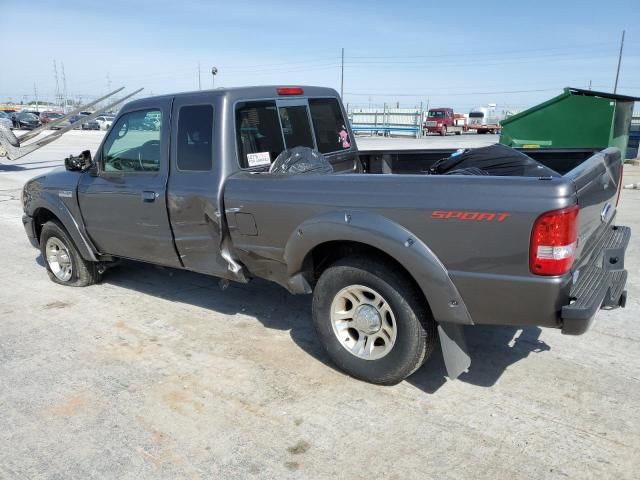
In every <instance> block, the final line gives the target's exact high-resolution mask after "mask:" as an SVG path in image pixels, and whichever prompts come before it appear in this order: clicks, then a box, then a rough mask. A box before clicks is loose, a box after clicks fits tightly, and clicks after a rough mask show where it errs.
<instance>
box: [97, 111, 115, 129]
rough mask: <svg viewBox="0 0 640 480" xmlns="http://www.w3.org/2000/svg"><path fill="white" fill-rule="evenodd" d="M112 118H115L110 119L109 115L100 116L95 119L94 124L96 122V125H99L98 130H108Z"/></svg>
mask: <svg viewBox="0 0 640 480" xmlns="http://www.w3.org/2000/svg"><path fill="white" fill-rule="evenodd" d="M114 118H115V117H112V116H110V115H102V116H100V117H98V118H96V122H98V125H100V130H109V127H110V126H111V124H112V123H113V119H114Z"/></svg>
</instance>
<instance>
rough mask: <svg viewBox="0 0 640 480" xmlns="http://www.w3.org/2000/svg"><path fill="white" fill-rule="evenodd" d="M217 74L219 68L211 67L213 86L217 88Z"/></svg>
mask: <svg viewBox="0 0 640 480" xmlns="http://www.w3.org/2000/svg"><path fill="white" fill-rule="evenodd" d="M217 74H218V69H217V68H216V67H211V88H216V75H217Z"/></svg>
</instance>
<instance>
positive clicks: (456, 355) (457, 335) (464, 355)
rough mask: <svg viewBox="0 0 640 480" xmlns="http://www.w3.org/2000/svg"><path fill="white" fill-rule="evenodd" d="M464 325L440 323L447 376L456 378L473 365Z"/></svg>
mask: <svg viewBox="0 0 640 480" xmlns="http://www.w3.org/2000/svg"><path fill="white" fill-rule="evenodd" d="M463 328H464V326H463V325H460V324H456V323H445V322H441V323H439V324H438V335H439V336H440V345H441V347H442V356H443V358H444V365H445V367H446V369H447V376H448V377H449V378H450V379H451V380H455V379H456V378H458V377H459V376H460V375H461V374H462V373H464V372H466V371H467V369H468V368H469V366H470V365H471V357H470V356H469V351H468V349H467V342H466V341H465V338H464V330H463Z"/></svg>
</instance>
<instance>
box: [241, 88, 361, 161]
mask: <svg viewBox="0 0 640 480" xmlns="http://www.w3.org/2000/svg"><path fill="white" fill-rule="evenodd" d="M235 123H236V141H237V148H238V157H239V162H240V166H241V168H249V169H256V170H267V169H268V168H269V166H270V165H271V163H273V161H274V160H275V159H276V158H277V156H278V155H279V154H280V153H281V152H282V151H283V150H284V149H285V148H293V147H298V146H303V147H310V148H315V149H317V150H318V151H319V152H320V153H323V154H325V155H327V154H332V153H335V152H341V151H344V150H349V149H350V148H351V140H350V138H349V133H348V130H347V126H346V122H345V120H344V117H343V115H342V110H341V108H340V104H339V103H338V100H337V99H336V98H308V99H307V98H304V99H300V100H299V101H295V102H277V101H276V100H275V99H274V100H259V101H247V102H240V103H238V104H236V109H235Z"/></svg>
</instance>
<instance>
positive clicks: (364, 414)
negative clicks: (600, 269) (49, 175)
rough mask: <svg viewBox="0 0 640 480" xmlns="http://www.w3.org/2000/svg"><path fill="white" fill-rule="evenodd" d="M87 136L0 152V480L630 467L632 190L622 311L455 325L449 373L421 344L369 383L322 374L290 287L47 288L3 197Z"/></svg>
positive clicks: (638, 461) (126, 283) (584, 474)
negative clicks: (514, 323)
mask: <svg viewBox="0 0 640 480" xmlns="http://www.w3.org/2000/svg"><path fill="white" fill-rule="evenodd" d="M100 136H101V134H100V133H99V132H71V133H70V134H69V135H67V136H66V137H65V138H63V139H62V140H60V141H59V142H56V143H54V144H53V145H51V146H48V147H45V148H44V149H42V150H40V151H38V152H35V153H33V154H31V155H30V156H27V157H25V158H23V159H20V160H18V161H17V162H12V163H7V162H0V230H1V231H2V236H1V237H0V251H2V252H3V255H2V259H3V262H2V265H3V267H2V268H1V269H0V285H1V286H2V289H1V293H0V446H1V448H0V478H2V479H23V478H24V479H70V478H79V479H103V478H118V479H140V478H152V479H164V478H167V479H169V478H171V479H173V478H189V479H192V478H196V479H199V478H221V479H244V478H260V479H263V478H273V479H276V478H277V479H283V478H284V479H286V478H312V479H317V478H336V479H343V478H344V479H365V478H389V479H402V480H404V479H410V478H419V479H429V478H431V479H453V478H460V479H469V478H473V479H492V480H495V479H503V478H536V479H542V478H545V479H546V478H550V479H555V478H576V479H589V478H596V479H603V478H615V479H632V478H637V476H638V470H639V468H640V408H639V407H640V401H639V399H640V375H639V374H638V365H640V348H639V346H640V321H639V317H640V316H639V313H640V275H639V273H640V272H639V268H638V266H639V265H640V250H639V248H638V241H637V235H638V234H637V232H639V231H640V191H638V190H624V191H623V194H622V199H621V203H620V208H619V215H618V223H620V224H625V225H630V226H631V227H632V228H633V229H634V232H635V234H634V237H633V239H632V242H631V245H630V246H629V249H628V251H627V263H626V266H627V269H628V270H629V272H630V278H629V282H628V290H629V301H628V304H627V308H626V309H618V310H614V311H610V312H601V313H600V314H599V315H598V318H597V321H596V323H595V325H594V327H593V328H592V329H591V330H590V331H589V332H588V333H586V334H585V335H583V336H581V337H568V336H563V335H561V334H560V332H559V331H556V330H550V329H544V330H543V329H539V328H528V329H525V330H517V329H514V328H508V327H504V328H498V327H471V328H468V330H467V336H468V337H467V338H468V342H469V344H470V347H471V350H472V357H473V363H472V366H471V369H470V371H469V372H468V373H467V374H464V375H463V376H462V377H461V378H460V379H459V380H457V381H447V380H446V379H445V377H444V367H443V362H442V360H441V358H440V355H439V353H436V354H435V355H434V357H433V358H432V359H431V360H430V361H429V362H428V363H427V364H426V365H425V366H424V367H423V368H422V369H420V370H419V371H418V372H417V373H416V374H414V375H413V376H412V377H410V378H409V379H408V380H407V381H405V382H403V383H401V384H399V385H397V386H394V387H377V386H373V385H369V384H366V383H362V382H359V381H356V380H353V379H351V378H349V377H346V376H344V375H343V374H341V373H340V372H338V371H336V370H335V369H334V368H333V367H332V366H331V365H330V363H329V361H328V359H327V358H326V356H325V355H324V354H323V353H322V350H321V349H320V346H319V345H318V343H317V342H316V340H315V338H314V335H313V331H312V328H311V326H310V298H309V297H307V296H298V297H293V296H290V295H288V294H287V293H286V292H285V291H284V290H283V289H281V288H279V287H277V286H275V285H271V284H268V283H266V282H261V281H257V282H255V283H251V284H249V285H231V286H230V287H229V288H228V289H227V290H226V291H221V290H220V289H219V288H218V286H217V282H216V281H215V280H214V279H211V278H207V277H204V276H201V275H196V274H192V273H185V272H179V271H173V270H170V269H164V268H156V267H153V266H149V265H143V264H135V263H127V264H125V265H123V266H121V267H119V268H117V269H114V270H112V271H110V272H108V274H107V275H105V277H104V281H103V282H102V284H100V285H95V286H92V287H89V288H78V289H74V288H68V287H61V286H57V285H55V284H53V283H52V282H50V281H49V279H48V278H47V275H46V273H45V269H44V267H43V263H42V259H41V258H40V255H39V252H38V251H37V250H35V249H33V248H32V247H31V246H30V245H29V244H28V242H27V239H26V237H25V234H24V231H23V228H22V225H21V221H20V217H21V208H20V205H19V196H20V188H21V186H22V184H23V183H24V181H25V180H26V179H27V178H29V177H31V176H34V175H37V174H42V173H46V172H47V171H48V169H49V168H51V167H52V166H54V165H60V164H61V160H62V158H63V156H64V155H66V154H69V153H78V152H79V151H80V150H82V149H83V148H86V147H89V148H92V149H95V146H96V145H97V143H98V141H99V139H100ZM433 138H434V140H433V141H434V142H441V141H442V140H441V139H439V138H438V139H437V140H435V138H437V137H433ZM462 138H465V137H462ZM485 138H486V141H489V140H490V136H485ZM450 139H451V140H455V137H451V138H450ZM450 139H449V138H447V139H445V140H447V141H449V140H450ZM478 140H479V139H478ZM484 140H485V139H483V141H484ZM369 141H370V142H378V144H379V145H392V144H393V143H394V142H395V140H394V139H392V140H380V139H370V140H366V141H365V139H362V140H361V139H358V143H359V144H360V145H361V147H362V148H368V147H367V146H366V143H367V142H369ZM403 141H404V142H408V143H407V144H408V145H413V143H411V142H410V141H408V140H403ZM465 141H466V140H465ZM469 141H471V140H469ZM420 142H426V143H429V142H431V137H429V139H427V140H421V141H420ZM389 148H394V147H393V146H390V147H389ZM625 175H626V178H625V183H636V182H638V181H640V167H631V168H627V169H626V171H625Z"/></svg>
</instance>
